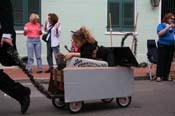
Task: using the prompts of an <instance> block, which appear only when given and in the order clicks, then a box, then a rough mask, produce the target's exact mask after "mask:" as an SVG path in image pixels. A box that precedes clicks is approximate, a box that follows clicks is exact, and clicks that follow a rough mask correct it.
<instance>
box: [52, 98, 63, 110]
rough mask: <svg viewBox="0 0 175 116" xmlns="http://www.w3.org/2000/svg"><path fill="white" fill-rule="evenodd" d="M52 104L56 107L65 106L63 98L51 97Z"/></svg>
mask: <svg viewBox="0 0 175 116" xmlns="http://www.w3.org/2000/svg"><path fill="white" fill-rule="evenodd" d="M52 104H53V106H55V107H56V108H58V109H60V108H63V107H65V106H66V103H65V102H64V99H63V98H53V99H52Z"/></svg>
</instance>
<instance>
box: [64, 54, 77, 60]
mask: <svg viewBox="0 0 175 116" xmlns="http://www.w3.org/2000/svg"><path fill="white" fill-rule="evenodd" d="M72 57H80V53H67V54H65V55H64V59H65V60H68V59H71V58H72Z"/></svg>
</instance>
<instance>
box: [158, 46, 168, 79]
mask: <svg viewBox="0 0 175 116" xmlns="http://www.w3.org/2000/svg"><path fill="white" fill-rule="evenodd" d="M165 53H166V49H165V46H162V45H158V62H157V71H156V75H157V80H158V81H160V79H163V76H164V75H163V72H164V70H165V69H164V68H165V67H164V65H165V63H164V61H165Z"/></svg>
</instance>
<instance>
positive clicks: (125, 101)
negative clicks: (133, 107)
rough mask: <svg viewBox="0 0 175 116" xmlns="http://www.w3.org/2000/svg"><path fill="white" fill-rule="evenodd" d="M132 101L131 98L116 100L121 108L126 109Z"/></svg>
mask: <svg viewBox="0 0 175 116" xmlns="http://www.w3.org/2000/svg"><path fill="white" fill-rule="evenodd" d="M131 99H132V98H131V96H129V97H120V98H116V102H117V104H118V105H119V106H120V107H122V108H125V107H128V106H129V105H130V104H131Z"/></svg>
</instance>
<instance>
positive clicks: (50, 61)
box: [45, 43, 53, 73]
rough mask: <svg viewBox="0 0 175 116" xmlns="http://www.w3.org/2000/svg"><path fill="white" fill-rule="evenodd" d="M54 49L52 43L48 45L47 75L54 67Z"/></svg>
mask: <svg viewBox="0 0 175 116" xmlns="http://www.w3.org/2000/svg"><path fill="white" fill-rule="evenodd" d="M52 52H53V51H52V47H51V43H47V62H48V65H49V69H48V70H47V71H45V72H46V73H49V72H50V71H51V69H52V67H53V56H52Z"/></svg>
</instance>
